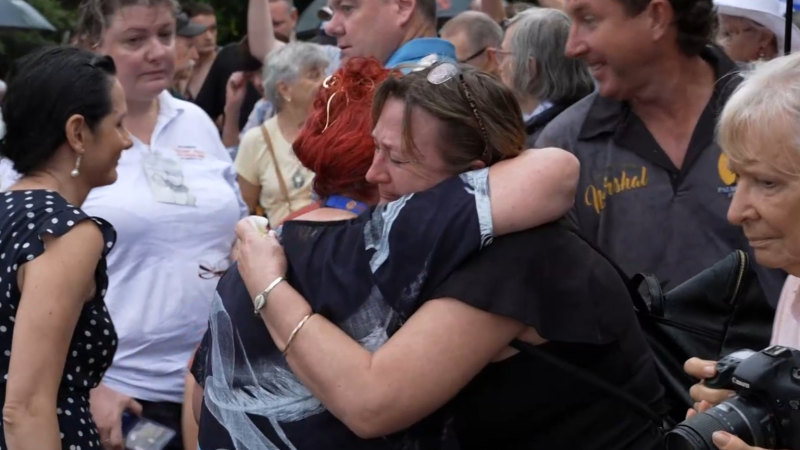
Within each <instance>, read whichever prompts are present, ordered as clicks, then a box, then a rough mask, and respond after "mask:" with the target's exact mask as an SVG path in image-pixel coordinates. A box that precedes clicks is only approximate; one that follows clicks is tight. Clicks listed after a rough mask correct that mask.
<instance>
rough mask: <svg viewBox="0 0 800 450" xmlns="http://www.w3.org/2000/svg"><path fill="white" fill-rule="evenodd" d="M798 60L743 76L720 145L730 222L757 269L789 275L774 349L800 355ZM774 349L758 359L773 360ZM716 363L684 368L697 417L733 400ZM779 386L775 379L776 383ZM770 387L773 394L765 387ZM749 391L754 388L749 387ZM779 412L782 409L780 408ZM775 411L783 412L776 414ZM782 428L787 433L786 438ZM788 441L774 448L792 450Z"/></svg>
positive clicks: (729, 449)
mask: <svg viewBox="0 0 800 450" xmlns="http://www.w3.org/2000/svg"><path fill="white" fill-rule="evenodd" d="M798 121H800V55H797V54H795V55H791V56H786V57H782V58H777V59H774V60H772V61H770V62H767V63H764V64H762V65H759V66H757V68H756V69H755V70H754V71H753V72H751V73H749V74H747V75H745V81H744V82H743V83H742V84H741V85H740V86H739V88H738V90H737V91H736V93H735V94H734V95H733V96H732V97H731V98H730V100H729V101H728V103H727V104H726V105H725V108H724V110H723V112H722V115H721V118H720V125H719V131H718V134H719V136H718V140H719V143H720V145H721V147H722V148H723V150H724V152H725V156H726V158H727V159H728V167H727V168H725V167H722V166H720V170H730V171H731V172H732V173H733V174H734V175H735V176H736V177H737V181H738V184H737V187H736V191H735V193H734V195H733V199H732V201H731V205H730V208H729V210H728V220H729V221H730V222H731V223H733V224H735V225H740V226H741V227H742V229H743V230H744V234H745V236H747V239H748V240H749V242H750V245H751V246H752V248H753V251H754V253H755V258H756V260H757V262H758V263H759V264H762V265H764V266H767V267H772V268H780V269H783V270H785V271H786V272H788V273H789V277H788V278H787V280H786V283H785V285H784V288H783V291H782V292H781V296H780V300H779V303H778V309H777V311H776V314H775V322H774V327H773V334H772V344H773V345H776V344H777V345H782V346H787V347H794V348H800V327H798V324H800V314H798V312H800V301H798V291H797V288H798V286H800V278H798V277H800V229H799V228H798V227H797V223H798V220H800V145H798V142H800V141H799V139H800V135H798V133H800V132H799V131H798V129H797V127H796V124H797V123H798ZM772 348H774V347H771V348H770V349H767V350H764V351H763V352H760V354H768V353H769V352H770V350H772ZM717 367H718V365H717V363H716V362H715V361H706V360H702V359H699V358H691V359H689V360H688V361H686V364H685V366H684V369H685V370H686V372H687V373H688V374H689V375H692V376H693V377H696V378H698V379H700V380H702V381H700V382H699V383H697V384H695V385H694V386H692V388H691V390H690V394H691V396H692V398H693V399H694V400H695V402H696V403H695V407H694V409H692V410H690V411H689V412H688V414H687V418H688V417H692V416H694V415H695V414H697V413H699V412H704V411H706V410H708V409H710V408H711V407H713V406H714V405H716V404H718V403H721V402H723V401H726V400H728V399H730V398H731V397H732V396H733V395H734V392H733V391H730V390H725V389H713V388H711V387H710V386H709V385H711V384H714V383H710V382H709V381H710V380H709V379H711V378H713V377H716V376H717ZM778 379H779V378H777V377H776V378H775V380H778ZM767 387H768V386H767ZM746 388H747V389H748V390H749V389H750V387H749V386H746ZM778 404H779V403H778ZM775 407H776V408H777V407H778V406H775ZM788 422H791V423H789V424H788V426H787V423H786V422H785V423H783V424H779V425H778V427H777V428H778V430H777V431H776V433H778V435H780V434H781V433H782V432H783V434H784V435H791V434H792V433H791V430H787V429H795V430H800V423H794V420H788ZM782 428H783V430H781V429H782ZM788 440H789V438H788V437H786V436H783V437H779V438H778V439H777V441H776V445H778V446H780V447H793V446H792V445H790V444H789V443H788ZM712 441H713V443H714V445H716V446H717V448H719V449H722V450H743V449H757V448H759V447H753V446H750V445H748V444H747V443H745V442H744V440H743V439H741V438H740V437H737V436H734V435H733V434H731V433H728V432H726V431H716V432H714V433H713V435H712Z"/></svg>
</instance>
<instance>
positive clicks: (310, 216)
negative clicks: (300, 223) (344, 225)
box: [295, 208, 357, 222]
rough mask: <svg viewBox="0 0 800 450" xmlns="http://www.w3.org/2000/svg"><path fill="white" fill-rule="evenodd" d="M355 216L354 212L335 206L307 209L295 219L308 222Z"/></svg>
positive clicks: (331, 220)
mask: <svg viewBox="0 0 800 450" xmlns="http://www.w3.org/2000/svg"><path fill="white" fill-rule="evenodd" d="M355 217H357V216H356V215H355V214H353V213H351V212H349V211H344V210H341V209H336V208H317V209H315V210H313V211H309V212H307V213H305V214H303V215H301V216H298V217H296V218H295V220H308V221H310V222H334V221H337V220H350V219H353V218H355Z"/></svg>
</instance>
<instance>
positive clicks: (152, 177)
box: [142, 151, 197, 206]
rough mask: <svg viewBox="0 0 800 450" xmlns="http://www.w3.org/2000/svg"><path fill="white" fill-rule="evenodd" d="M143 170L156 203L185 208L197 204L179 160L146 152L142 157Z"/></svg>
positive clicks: (157, 153)
mask: <svg viewBox="0 0 800 450" xmlns="http://www.w3.org/2000/svg"><path fill="white" fill-rule="evenodd" d="M142 168H143V169H144V173H145V176H147V183H148V184H149V185H150V192H151V193H152V194H153V199H155V201H157V202H159V203H170V204H174V205H184V206H195V205H196V204H197V198H196V197H195V196H194V194H192V192H191V190H190V189H189V187H188V186H186V182H185V180H184V177H183V170H182V169H181V163H180V161H178V159H177V158H169V157H168V156H165V155H162V154H161V153H159V152H157V151H152V152H146V153H145V155H144V156H143V157H142Z"/></svg>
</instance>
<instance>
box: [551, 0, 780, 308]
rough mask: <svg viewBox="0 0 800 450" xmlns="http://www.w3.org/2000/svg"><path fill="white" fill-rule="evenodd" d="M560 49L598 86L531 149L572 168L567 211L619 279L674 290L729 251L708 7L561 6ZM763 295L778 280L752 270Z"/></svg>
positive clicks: (727, 90) (724, 86)
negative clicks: (565, 158) (576, 165)
mask: <svg viewBox="0 0 800 450" xmlns="http://www.w3.org/2000/svg"><path fill="white" fill-rule="evenodd" d="M566 6H567V11H568V13H569V15H570V17H571V18H572V20H573V24H572V28H571V30H570V37H569V41H568V42H567V47H566V52H567V55H568V56H571V57H575V58H580V59H583V60H584V61H586V62H587V63H588V64H589V66H590V68H591V70H592V75H593V76H594V78H595V79H596V81H597V91H596V92H595V93H594V94H592V95H590V96H589V97H586V98H585V99H583V100H582V101H580V102H578V103H577V104H575V105H574V106H572V107H571V108H570V109H568V110H566V111H565V112H564V113H563V114H561V115H560V116H559V117H557V118H556V119H555V120H553V121H552V122H551V123H550V125H549V126H548V127H547V128H545V130H544V131H543V133H542V135H541V137H540V138H539V140H538V141H537V147H543V146H556V147H562V148H566V149H569V150H570V151H572V152H573V153H575V155H576V156H577V157H578V158H579V159H580V161H581V178H580V182H579V185H578V192H577V198H576V199H575V206H574V209H573V214H572V215H573V217H574V218H575V219H576V221H577V223H578V226H579V228H580V230H581V231H582V233H583V234H584V235H585V236H586V237H587V238H589V239H590V240H592V241H593V242H594V243H595V244H596V245H598V246H599V247H600V248H601V249H602V250H603V251H604V252H606V253H607V254H608V255H609V256H610V257H611V258H613V259H614V260H616V261H617V262H618V263H619V264H620V265H621V266H622V268H623V269H624V270H625V271H626V272H627V273H628V274H634V273H637V272H650V273H654V274H656V275H657V276H658V278H659V279H660V280H661V281H662V282H665V284H666V288H670V287H674V286H676V285H677V284H680V283H681V282H683V281H685V280H687V279H688V278H690V277H691V276H693V275H695V274H697V273H698V272H700V271H701V270H703V269H705V268H707V267H709V266H711V265H712V264H714V263H715V262H717V261H718V260H720V259H722V258H723V257H724V256H726V255H727V254H728V253H730V252H731V251H732V250H734V249H737V248H738V249H743V250H749V245H748V242H747V240H746V239H745V237H744V234H743V233H742V231H741V230H740V229H739V228H738V227H735V226H733V225H730V224H729V223H728V222H727V220H726V214H727V210H728V205H729V203H730V199H731V196H732V195H733V191H734V190H735V188H736V175H735V174H733V173H731V172H730V170H728V165H727V160H726V157H725V155H724V154H723V153H722V152H721V150H720V148H719V146H718V145H717V143H716V142H715V136H714V129H715V126H716V123H717V117H718V115H719V112H720V111H721V109H722V106H723V105H724V104H725V102H726V101H727V99H728V97H729V95H730V94H731V92H732V90H733V89H734V88H735V87H736V86H737V85H738V83H739V82H740V78H739V76H738V75H736V74H735V71H736V66H735V65H734V64H733V63H732V62H731V61H730V60H729V59H728V58H727V57H726V56H725V55H724V54H723V52H722V51H720V50H719V49H718V48H716V47H713V46H711V45H710V44H711V43H710V36H711V31H712V18H713V14H714V10H713V4H712V0H697V1H693V2H683V1H681V2H679V1H674V0H567V2H566ZM757 272H758V275H759V281H760V283H761V286H762V289H763V290H764V292H765V294H766V296H767V298H768V300H770V301H771V302H772V303H773V305H774V303H775V301H776V300H777V297H778V293H779V292H780V286H781V284H782V282H783V278H784V277H785V274H783V273H781V272H779V271H768V270H765V269H763V268H757Z"/></svg>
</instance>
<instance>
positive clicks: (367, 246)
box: [193, 169, 492, 450]
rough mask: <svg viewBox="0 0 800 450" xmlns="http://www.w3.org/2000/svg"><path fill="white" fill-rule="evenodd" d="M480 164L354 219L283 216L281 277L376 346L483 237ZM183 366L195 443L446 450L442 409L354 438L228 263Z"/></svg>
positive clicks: (485, 208)
mask: <svg viewBox="0 0 800 450" xmlns="http://www.w3.org/2000/svg"><path fill="white" fill-rule="evenodd" d="M487 174H488V171H487V170H485V169H484V170H481V171H478V172H471V173H467V174H463V175H461V176H460V177H456V178H453V179H450V180H447V181H445V182H443V183H441V184H439V185H438V186H436V187H435V188H433V189H431V190H428V191H425V192H422V193H418V194H412V195H410V196H406V197H403V198H401V199H400V200H398V201H395V202H392V203H389V204H388V205H382V206H379V207H377V208H375V209H373V210H372V211H370V212H367V213H364V214H362V215H361V216H359V217H357V218H356V219H353V220H347V221H336V222H307V221H289V222H287V223H286V224H284V226H283V228H282V231H281V241H282V244H283V246H284V249H285V251H286V256H287V259H288V261H289V272H288V274H287V278H288V280H289V282H290V283H291V285H292V286H294V287H295V288H296V289H297V290H298V291H299V292H300V294H302V295H303V296H304V297H305V298H306V299H307V300H308V302H309V304H310V305H311V308H312V310H313V311H315V312H316V313H319V314H321V315H323V316H325V317H326V318H327V319H328V320H330V321H332V322H333V323H335V324H336V325H337V326H338V327H339V328H341V329H342V330H343V331H344V332H345V333H347V334H348V335H349V336H351V337H352V338H353V339H355V340H356V341H358V342H359V343H361V345H363V346H364V347H366V348H368V349H370V350H373V351H374V350H375V349H377V348H378V347H380V346H381V345H383V344H384V343H385V342H386V341H387V340H388V339H389V337H390V336H392V334H394V332H395V331H397V329H398V328H399V327H400V326H401V325H402V323H403V322H404V321H405V320H406V319H407V318H408V317H409V316H410V315H411V314H413V313H414V311H416V310H417V309H418V308H419V306H420V304H421V300H420V299H427V298H430V295H431V293H432V288H433V287H435V286H436V285H438V284H439V283H441V282H442V281H443V280H444V279H445V277H446V276H447V275H448V274H449V273H450V272H452V271H453V270H454V269H455V267H456V266H457V265H458V264H460V263H461V262H463V261H464V260H466V258H467V257H468V256H469V255H471V254H473V253H474V252H476V251H477V250H479V249H480V248H481V247H482V246H483V245H485V244H486V243H487V242H488V241H489V240H490V239H491V235H492V226H491V211H490V209H489V202H488V178H487ZM201 359H204V361H203V362H204V363H205V371H204V373H202V371H197V370H196V369H197V366H198V364H195V369H193V373H194V374H195V377H196V378H197V379H198V382H200V383H201V384H204V385H205V386H204V400H203V407H202V413H201V417H200V436H199V438H200V439H199V442H200V447H201V448H203V449H217V448H225V449H233V448H236V449H256V448H281V449H284V448H287V449H288V448H296V449H298V450H303V449H314V450H320V449H321V450H325V449H331V450H333V449H348V450H352V449H402V450H412V449H413V450H416V449H419V450H422V449H444V448H448V447H447V445H448V444H450V443H452V442H453V438H452V435H451V434H448V433H447V426H446V425H445V422H444V421H443V416H441V415H437V414H434V415H433V416H432V417H431V418H429V419H426V420H424V421H423V422H421V423H420V424H418V425H415V426H413V427H412V428H410V429H408V430H406V431H403V432H400V433H397V434H395V435H392V436H387V437H384V438H380V439H370V440H364V439H360V438H358V437H357V436H356V435H355V434H354V433H353V432H351V431H350V430H349V429H348V428H347V427H346V426H345V425H344V424H343V423H342V422H340V421H339V420H338V419H337V418H336V417H334V416H333V415H332V414H331V413H330V412H328V410H327V409H326V408H325V406H324V405H322V404H321V403H320V402H319V400H317V399H316V398H315V397H314V396H313V395H312V394H311V392H309V391H308V390H307V389H306V388H305V386H303V384H302V383H301V382H300V380H299V379H297V377H296V376H295V375H294V374H293V373H292V372H291V370H290V369H289V367H288V365H287V364H286V361H285V360H284V358H283V356H282V355H281V352H280V351H279V350H278V349H277V348H276V346H275V344H274V342H273V341H272V339H271V338H270V336H269V333H268V331H267V329H266V327H265V326H264V322H263V320H262V319H261V317H260V316H256V315H254V314H253V304H252V300H251V298H250V295H249V294H248V292H247V289H246V288H245V286H244V283H243V282H242V280H241V277H240V275H239V272H238V270H237V268H236V267H235V266H234V267H233V268H231V269H230V270H229V271H228V272H227V273H226V274H225V275H224V276H223V277H222V279H221V280H220V283H219V285H218V287H217V295H216V296H215V299H214V301H213V302H212V305H211V317H210V324H209V331H208V332H207V333H206V336H205V338H204V341H203V344H202V345H201V349H200V350H199V351H198V356H197V357H196V363H198V362H200V361H198V360H201Z"/></svg>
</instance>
